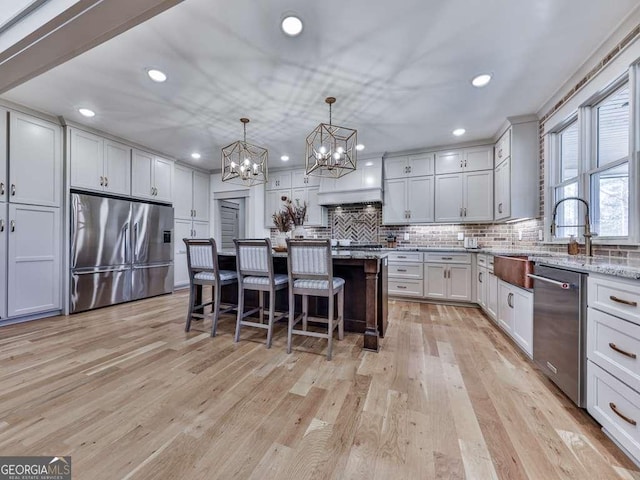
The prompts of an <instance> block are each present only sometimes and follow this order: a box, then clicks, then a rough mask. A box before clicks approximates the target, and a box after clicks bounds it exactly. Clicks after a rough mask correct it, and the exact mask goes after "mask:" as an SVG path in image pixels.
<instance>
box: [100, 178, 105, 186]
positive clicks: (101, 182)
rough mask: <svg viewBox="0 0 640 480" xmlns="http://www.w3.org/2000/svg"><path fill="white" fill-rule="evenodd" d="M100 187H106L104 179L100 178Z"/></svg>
mask: <svg viewBox="0 0 640 480" xmlns="http://www.w3.org/2000/svg"><path fill="white" fill-rule="evenodd" d="M100 186H101V187H104V177H100Z"/></svg>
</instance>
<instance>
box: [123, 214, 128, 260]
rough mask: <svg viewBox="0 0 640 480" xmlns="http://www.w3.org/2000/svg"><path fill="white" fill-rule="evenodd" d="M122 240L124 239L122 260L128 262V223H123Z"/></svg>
mask: <svg viewBox="0 0 640 480" xmlns="http://www.w3.org/2000/svg"><path fill="white" fill-rule="evenodd" d="M122 240H123V241H124V260H125V262H129V255H128V252H127V245H128V244H129V223H125V224H124V236H123V238H122Z"/></svg>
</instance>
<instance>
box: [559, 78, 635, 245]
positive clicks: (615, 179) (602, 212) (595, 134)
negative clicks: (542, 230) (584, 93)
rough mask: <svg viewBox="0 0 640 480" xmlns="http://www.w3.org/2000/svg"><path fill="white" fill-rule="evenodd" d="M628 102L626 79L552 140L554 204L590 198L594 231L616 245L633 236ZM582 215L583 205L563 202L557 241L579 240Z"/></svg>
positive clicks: (581, 110) (565, 124)
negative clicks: (570, 238)
mask: <svg viewBox="0 0 640 480" xmlns="http://www.w3.org/2000/svg"><path fill="white" fill-rule="evenodd" d="M629 103H630V86H629V83H628V82H627V81H625V83H622V84H618V85H617V86H615V87H614V88H611V89H610V90H609V93H607V95H606V96H604V97H600V98H597V99H595V100H594V101H590V102H587V104H586V105H585V106H583V107H581V108H580V109H579V110H578V112H577V115H576V116H574V117H573V118H571V119H569V120H568V121H567V122H564V124H563V125H562V126H561V127H560V128H559V129H558V130H556V131H555V132H552V133H551V136H550V139H551V143H550V146H551V155H550V170H549V171H550V176H549V183H550V190H549V192H550V194H551V198H552V202H550V203H551V205H555V204H556V203H557V202H558V201H560V200H562V199H563V198H567V197H580V198H584V199H588V200H589V206H590V217H591V218H590V221H591V224H592V232H594V233H595V234H597V236H598V237H600V238H602V239H605V240H606V239H609V240H611V241H613V242H616V241H620V240H627V239H629V232H630V225H629V221H630V214H629V199H630V195H631V192H630V188H633V186H632V185H630V183H629V159H630V156H629V152H630V143H629V141H630V135H629V130H630V112H631V107H630V104H629ZM550 213H552V212H550ZM584 215H585V209H584V206H583V205H582V204H581V203H580V202H575V201H567V202H563V203H561V204H559V205H558V207H557V215H556V226H557V228H556V235H555V236H556V238H559V239H564V240H566V239H567V238H568V237H569V236H570V235H575V236H578V237H579V236H581V235H582V233H583V231H584V228H583V225H584ZM573 225H577V226H578V227H574V226H573ZM634 240H637V239H634Z"/></svg>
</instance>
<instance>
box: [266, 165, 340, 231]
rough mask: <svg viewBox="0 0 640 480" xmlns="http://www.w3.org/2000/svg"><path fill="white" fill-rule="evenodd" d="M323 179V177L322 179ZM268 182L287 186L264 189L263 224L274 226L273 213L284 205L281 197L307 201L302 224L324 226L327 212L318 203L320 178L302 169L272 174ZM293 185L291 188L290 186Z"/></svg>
mask: <svg viewBox="0 0 640 480" xmlns="http://www.w3.org/2000/svg"><path fill="white" fill-rule="evenodd" d="M323 181H324V179H323ZM269 183H270V184H271V185H272V186H274V185H276V184H278V185H289V187H287V188H277V189H273V188H272V189H267V190H266V191H265V211H264V224H265V227H267V228H274V225H273V218H272V216H273V214H274V212H277V211H279V210H280V209H281V208H282V206H283V205H284V200H282V198H283V197H285V199H286V198H289V199H291V201H293V202H294V203H295V201H296V200H299V201H300V204H302V203H303V202H307V220H306V221H305V223H304V225H305V226H308V227H326V226H327V224H328V214H327V209H326V207H323V206H321V205H320V200H319V192H320V178H319V177H313V176H307V175H306V174H305V171H304V170H293V171H287V172H280V173H278V174H276V175H274V176H272V177H271V178H270V180H269ZM291 185H293V188H292V187H291Z"/></svg>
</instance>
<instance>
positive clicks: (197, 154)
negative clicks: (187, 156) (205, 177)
mask: <svg viewBox="0 0 640 480" xmlns="http://www.w3.org/2000/svg"><path fill="white" fill-rule="evenodd" d="M200 157H202V155H200V154H199V153H198V152H193V153H192V154H191V158H194V159H196V160H199V159H200Z"/></svg>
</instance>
